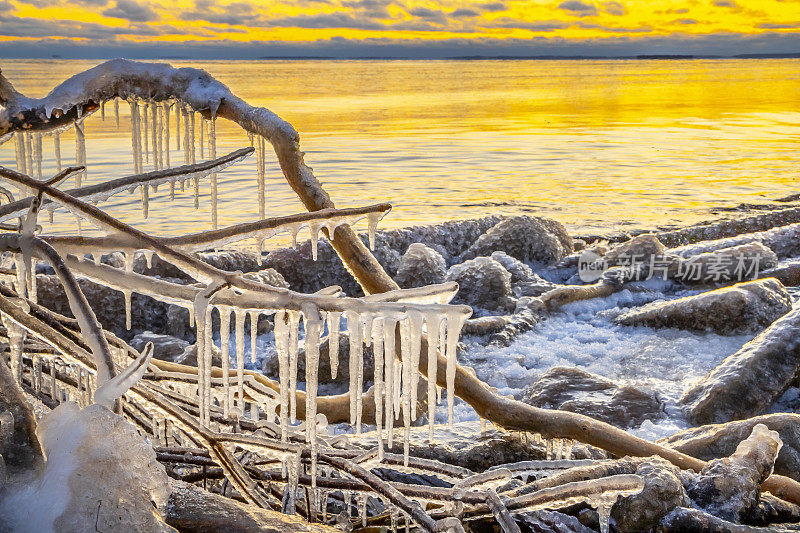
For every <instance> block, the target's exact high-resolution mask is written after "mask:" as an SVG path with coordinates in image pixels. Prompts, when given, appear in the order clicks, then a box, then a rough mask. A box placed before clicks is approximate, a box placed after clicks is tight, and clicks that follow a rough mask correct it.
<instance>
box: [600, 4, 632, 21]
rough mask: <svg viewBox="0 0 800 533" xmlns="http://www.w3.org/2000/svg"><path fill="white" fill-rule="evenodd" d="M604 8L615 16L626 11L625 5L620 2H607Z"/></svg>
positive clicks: (619, 15)
mask: <svg viewBox="0 0 800 533" xmlns="http://www.w3.org/2000/svg"><path fill="white" fill-rule="evenodd" d="M603 8H604V9H605V10H606V13H608V14H609V15H614V16H615V17H621V16H622V15H624V14H625V13H626V10H625V6H624V5H622V4H621V3H619V2H605V3H604V4H603Z"/></svg>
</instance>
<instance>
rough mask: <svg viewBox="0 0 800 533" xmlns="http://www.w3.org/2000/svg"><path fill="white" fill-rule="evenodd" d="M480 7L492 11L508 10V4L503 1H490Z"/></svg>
mask: <svg viewBox="0 0 800 533" xmlns="http://www.w3.org/2000/svg"><path fill="white" fill-rule="evenodd" d="M479 7H480V9H481V10H483V11H489V12H492V13H496V12H498V11H508V6H507V5H506V4H504V3H503V2H490V3H488V4H483V5H482V6H479Z"/></svg>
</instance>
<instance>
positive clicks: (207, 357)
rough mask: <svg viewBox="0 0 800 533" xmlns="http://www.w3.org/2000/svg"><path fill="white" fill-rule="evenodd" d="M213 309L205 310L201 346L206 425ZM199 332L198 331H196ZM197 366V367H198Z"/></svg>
mask: <svg viewBox="0 0 800 533" xmlns="http://www.w3.org/2000/svg"><path fill="white" fill-rule="evenodd" d="M212 309H213V307H212V306H207V307H206V310H205V312H206V313H205V315H206V316H205V322H206V325H205V327H204V328H203V334H204V335H205V341H204V342H203V348H204V350H205V356H204V357H203V362H204V365H203V373H204V378H203V381H204V382H205V388H204V389H203V392H204V394H205V400H204V402H203V403H204V405H205V423H206V425H207V426H208V425H209V424H210V423H211V362H212V360H213V357H214V338H213V333H214V328H213V324H214V323H213V321H212V319H211V318H212V316H211V310H212ZM198 333H199V332H198ZM198 368H199V367H198Z"/></svg>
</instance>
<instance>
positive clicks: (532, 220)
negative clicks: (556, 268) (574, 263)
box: [459, 216, 572, 264]
mask: <svg viewBox="0 0 800 533" xmlns="http://www.w3.org/2000/svg"><path fill="white" fill-rule="evenodd" d="M496 251H501V252H505V253H507V254H508V255H510V256H512V257H515V258H517V259H519V260H521V261H535V262H539V263H544V264H555V263H557V262H558V261H560V260H561V259H563V258H564V257H565V256H566V255H567V254H569V253H571V252H572V238H571V237H570V236H569V234H567V231H566V230H565V229H564V226H562V225H561V224H560V223H559V222H556V221H554V220H549V219H546V218H539V217H528V216H521V217H513V218H508V219H505V220H503V221H502V222H500V223H499V224H497V225H496V226H494V227H492V228H491V229H490V230H489V231H487V232H486V233H484V234H483V235H481V236H480V237H479V238H478V240H476V241H475V242H474V243H473V244H472V245H471V246H470V247H469V248H468V249H467V250H466V251H465V252H464V253H463V254H461V256H460V258H459V259H460V260H461V261H464V260H466V259H473V258H475V257H481V256H490V255H492V253H493V252H496Z"/></svg>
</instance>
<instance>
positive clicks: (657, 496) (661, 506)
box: [611, 457, 689, 531]
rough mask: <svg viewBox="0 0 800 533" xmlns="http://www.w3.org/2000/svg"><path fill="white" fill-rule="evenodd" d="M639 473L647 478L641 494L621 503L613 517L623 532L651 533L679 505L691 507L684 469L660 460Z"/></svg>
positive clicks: (644, 465) (654, 459)
mask: <svg viewBox="0 0 800 533" xmlns="http://www.w3.org/2000/svg"><path fill="white" fill-rule="evenodd" d="M636 474H637V475H639V476H641V477H642V478H643V479H644V488H643V489H642V491H641V492H639V493H637V494H634V495H632V496H628V497H624V498H622V499H621V500H619V501H618V502H617V503H616V504H615V505H614V507H613V508H612V510H611V516H612V518H614V521H615V522H616V523H617V527H618V528H619V529H620V531H649V530H651V528H653V527H655V526H656V524H658V522H660V521H661V519H662V518H664V517H665V516H666V515H667V514H669V512H670V511H671V510H672V509H674V508H675V507H676V506H686V505H689V498H688V497H687V495H686V491H685V490H684V488H683V484H682V483H681V480H680V475H681V474H680V470H679V469H678V468H677V467H675V466H673V465H672V464H670V463H669V462H667V461H666V460H664V459H661V458H660V457H651V458H650V459H648V460H647V462H643V463H641V464H639V466H638V467H637V469H636Z"/></svg>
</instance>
